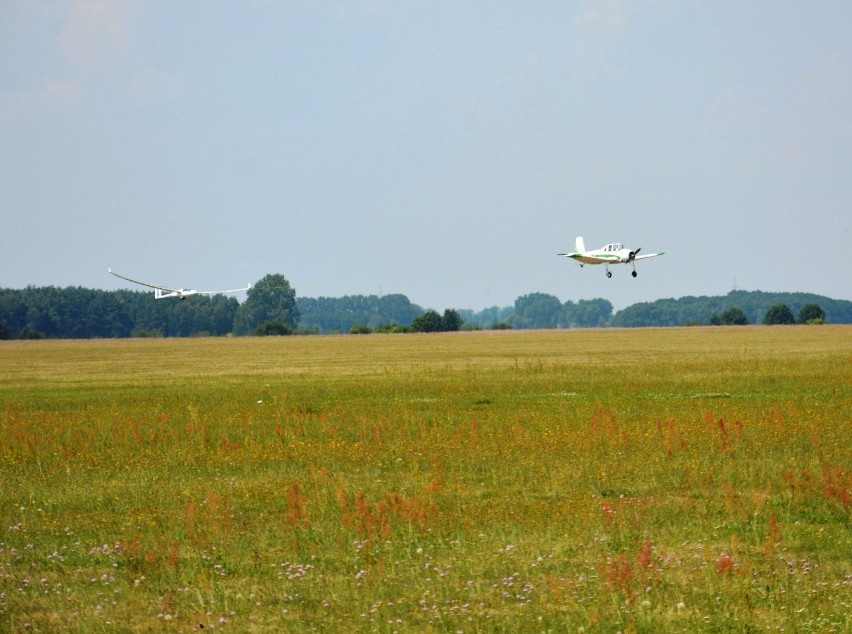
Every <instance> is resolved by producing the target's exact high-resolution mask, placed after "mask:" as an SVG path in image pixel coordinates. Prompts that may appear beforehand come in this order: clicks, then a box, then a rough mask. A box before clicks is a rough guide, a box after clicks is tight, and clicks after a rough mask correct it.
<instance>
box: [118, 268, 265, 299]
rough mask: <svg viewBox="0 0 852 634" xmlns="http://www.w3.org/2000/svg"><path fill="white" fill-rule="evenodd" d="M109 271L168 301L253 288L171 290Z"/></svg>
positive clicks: (155, 297)
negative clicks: (171, 298) (148, 289)
mask: <svg viewBox="0 0 852 634" xmlns="http://www.w3.org/2000/svg"><path fill="white" fill-rule="evenodd" d="M107 270H108V271H109V272H110V273H112V274H113V275H115V276H116V277H120V278H121V279H123V280H127V281H128V282H133V283H134V284H139V285H140V286H147V287H148V288H153V289H154V299H166V298H167V297H177V298H178V299H186V298H187V297H189V296H190V295H219V294H220V293H239V292H241V291H247V290H248V289H250V288H251V284H249V285H248V286H246V287H245V288H232V289H229V290H226V291H196V290H194V289H191V288H169V287H168V286H160V285H159V284H149V283H148V282H140V281H139V280H134V279H132V278H129V277H125V276H124V275H119V274H118V273H116V272H115V271H113V270H112V269H111V268H107Z"/></svg>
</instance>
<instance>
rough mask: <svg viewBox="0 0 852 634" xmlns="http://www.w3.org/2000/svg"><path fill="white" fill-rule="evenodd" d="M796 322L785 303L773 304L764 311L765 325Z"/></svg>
mask: <svg viewBox="0 0 852 634" xmlns="http://www.w3.org/2000/svg"><path fill="white" fill-rule="evenodd" d="M793 323H796V320H795V319H794V318H793V311H792V310H790V307H789V306H787V304H775V305H774V306H772V307H771V308H770V309H769V310H767V311H766V316H765V317H764V318H763V324H764V325H765V326H780V325H786V324H793Z"/></svg>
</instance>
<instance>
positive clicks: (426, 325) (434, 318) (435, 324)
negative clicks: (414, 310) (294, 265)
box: [411, 310, 441, 332]
mask: <svg viewBox="0 0 852 634" xmlns="http://www.w3.org/2000/svg"><path fill="white" fill-rule="evenodd" d="M411 329H412V330H413V331H414V332H439V331H440V330H441V316H440V315H439V314H438V313H436V312H435V311H434V310H427V311H426V312H425V313H423V314H422V315H420V317H417V318H416V319H415V320H414V321H412V322H411Z"/></svg>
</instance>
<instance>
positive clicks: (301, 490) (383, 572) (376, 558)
mask: <svg viewBox="0 0 852 634" xmlns="http://www.w3.org/2000/svg"><path fill="white" fill-rule="evenodd" d="M850 335H852V330H850V329H849V328H847V327H795V328H792V327H791V328H718V329H701V328H698V329H673V330H630V331H617V330H606V331H566V332H535V333H532V332H495V333H485V332H483V333H464V334H446V335H423V336H419V335H399V336H395V335H389V336H370V337H329V338H318V337H306V338H299V337H294V338H280V339H269V338H264V339H193V340H144V341H88V342H46V341H36V342H3V343H2V345H0V484H2V487H0V630H12V631H19V630H25V629H33V630H36V629H37V630H41V631H51V630H63V631H92V630H140V631H150V630H165V631H200V630H201V629H204V630H209V629H213V628H218V629H223V628H225V629H231V630H237V631H243V630H251V629H258V630H262V629H274V630H286V631H294V632H299V631H338V630H344V629H345V630H348V631H377V632H393V631H399V632H404V631H424V630H426V631H428V630H432V631H452V632H457V631H464V632H473V631H545V632H546V631H582V630H585V631H618V630H621V631H660V630H666V631H753V630H757V629H759V630H771V631H776V630H777V631H781V630H784V631H818V632H825V631H849V629H850V627H852V622H850V617H849V616H848V615H849V614H850V613H852V598H850V597H852V563H850V558H849V553H850V552H852V532H850V511H852V452H851V451H850V442H849V438H850V437H852V434H850V432H852V381H850V379H851V378H852V375H850V372H849V369H848V368H849V367H852V366H850V362H852V336H850Z"/></svg>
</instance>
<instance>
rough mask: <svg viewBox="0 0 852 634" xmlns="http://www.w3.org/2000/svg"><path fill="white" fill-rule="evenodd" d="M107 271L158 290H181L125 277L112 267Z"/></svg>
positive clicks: (171, 291)
mask: <svg viewBox="0 0 852 634" xmlns="http://www.w3.org/2000/svg"><path fill="white" fill-rule="evenodd" d="M107 271H109V272H110V273H112V274H113V275H115V276H116V277H120V278H121V279H123V280H127V281H128V282H133V283H134V284H139V285H140V286H147V287H148V288H154V289H158V290H161V291H168V292H169V293H177V292H179V291H178V289H175V288H169V287H168V286H159V285H157V284H149V283H148V282H140V281H139V280H134V279H131V278H129V277H125V276H124V275H119V274H118V273H116V272H115V271H113V270H112V269H111V268H107Z"/></svg>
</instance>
